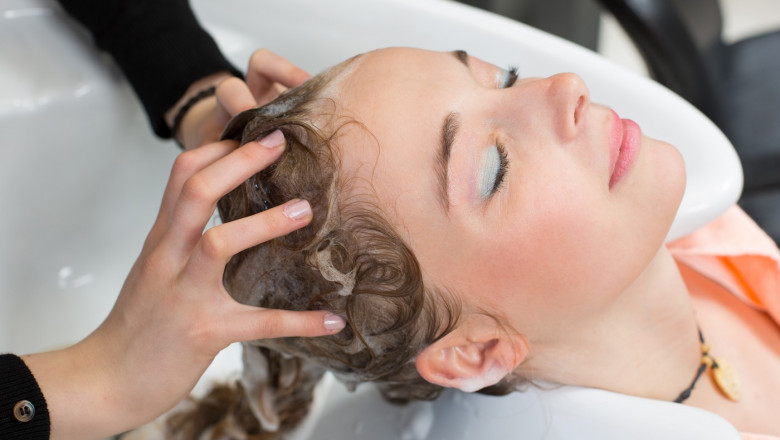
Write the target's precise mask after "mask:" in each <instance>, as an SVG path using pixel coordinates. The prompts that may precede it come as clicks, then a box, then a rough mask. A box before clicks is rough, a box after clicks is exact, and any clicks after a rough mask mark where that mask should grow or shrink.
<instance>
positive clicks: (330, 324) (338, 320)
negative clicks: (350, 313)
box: [323, 313, 347, 333]
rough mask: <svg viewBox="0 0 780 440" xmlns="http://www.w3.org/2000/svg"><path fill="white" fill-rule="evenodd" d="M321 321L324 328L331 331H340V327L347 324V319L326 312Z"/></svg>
mask: <svg viewBox="0 0 780 440" xmlns="http://www.w3.org/2000/svg"><path fill="white" fill-rule="evenodd" d="M323 323H324V324H325V330H328V331H330V332H333V333H337V332H339V331H341V329H343V328H344V327H345V326H346V325H347V321H345V320H344V318H342V317H341V316H339V315H335V314H333V313H328V314H327V315H325V319H324V320H323Z"/></svg>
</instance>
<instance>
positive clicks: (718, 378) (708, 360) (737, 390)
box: [674, 329, 742, 403]
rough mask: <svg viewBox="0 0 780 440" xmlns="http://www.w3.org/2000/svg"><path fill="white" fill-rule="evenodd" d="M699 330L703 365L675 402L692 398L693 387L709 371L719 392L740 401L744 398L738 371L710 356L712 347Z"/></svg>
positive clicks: (700, 365)
mask: <svg viewBox="0 0 780 440" xmlns="http://www.w3.org/2000/svg"><path fill="white" fill-rule="evenodd" d="M698 330H699V342H700V347H701V364H699V368H698V369H697V370H696V376H695V377H694V378H693V381H692V382H691V384H690V385H689V386H688V388H686V389H684V390H683V391H682V393H680V395H679V396H677V398H676V399H674V401H675V402H676V403H682V402H684V401H685V399H687V398H688V397H690V396H691V392H692V391H693V387H694V386H696V382H698V381H699V378H700V377H701V375H702V374H704V372H705V371H707V370H708V369H709V370H710V374H711V376H712V380H713V381H714V382H715V386H717V387H718V390H720V392H721V393H723V395H724V396H726V397H728V398H729V399H731V400H733V401H735V402H736V401H738V400H739V398H740V397H741V396H742V382H741V381H740V380H739V374H738V373H737V370H736V369H735V368H734V366H732V365H731V363H729V362H728V361H727V360H726V359H723V358H718V359H715V358H714V357H712V355H711V354H710V345H709V344H707V343H706V342H704V335H702V333H701V329H698Z"/></svg>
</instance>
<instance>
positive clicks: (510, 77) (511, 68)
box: [501, 66, 518, 89]
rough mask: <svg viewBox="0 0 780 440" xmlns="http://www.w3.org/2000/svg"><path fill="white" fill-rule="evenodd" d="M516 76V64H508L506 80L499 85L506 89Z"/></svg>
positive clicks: (512, 83)
mask: <svg viewBox="0 0 780 440" xmlns="http://www.w3.org/2000/svg"><path fill="white" fill-rule="evenodd" d="M517 78H518V74H517V66H509V69H508V70H507V74H506V81H504V84H502V85H501V88H503V89H508V88H510V87H512V86H513V85H514V84H515V81H517Z"/></svg>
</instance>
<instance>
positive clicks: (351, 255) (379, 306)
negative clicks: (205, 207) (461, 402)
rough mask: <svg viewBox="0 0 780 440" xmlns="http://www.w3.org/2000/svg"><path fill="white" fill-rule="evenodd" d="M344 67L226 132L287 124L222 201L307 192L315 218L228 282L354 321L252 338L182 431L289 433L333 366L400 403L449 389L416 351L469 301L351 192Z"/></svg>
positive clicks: (343, 377)
mask: <svg viewBox="0 0 780 440" xmlns="http://www.w3.org/2000/svg"><path fill="white" fill-rule="evenodd" d="M343 70H344V67H343V66H342V67H341V68H336V69H332V70H330V71H326V72H325V73H323V74H320V75H318V76H316V77H314V78H312V79H311V80H309V81H307V82H306V83H304V84H303V85H301V86H299V87H298V88H295V89H291V90H289V91H287V92H286V93H284V94H282V95H280V96H279V97H278V98H277V99H276V100H274V101H272V102H271V103H269V104H267V105H265V106H263V107H259V108H257V109H253V110H249V111H246V112H244V113H241V114H239V115H237V116H236V117H235V118H234V119H233V120H232V121H231V122H230V123H229V124H228V126H227V128H226V129H225V132H224V134H223V137H224V138H230V139H237V140H239V141H240V143H241V144H244V143H247V142H251V141H255V140H257V139H260V138H262V137H263V136H265V135H267V134H270V133H271V132H273V131H274V130H277V129H279V130H281V131H282V132H283V133H284V136H285V139H286V141H287V146H286V148H285V151H284V152H283V153H282V155H281V157H280V158H279V159H278V160H277V161H276V162H275V163H274V164H273V165H272V166H270V167H268V168H267V169H265V170H263V171H261V172H260V173H258V174H257V175H255V176H253V177H252V178H250V179H249V180H247V181H246V182H245V183H243V184H242V185H241V186H239V187H238V188H237V189H235V190H234V191H232V192H231V193H230V194H228V195H227V196H225V197H224V198H223V199H222V200H220V202H219V204H218V207H219V212H220V215H221V217H222V220H223V221H224V222H230V221H233V220H236V219H239V218H242V217H246V216H249V215H253V214H255V213H258V212H261V211H264V210H266V209H269V208H270V207H272V206H278V205H280V204H282V203H284V202H286V201H288V200H290V199H293V198H300V199H306V200H308V201H309V203H310V204H311V206H312V210H313V213H314V217H313V220H312V222H311V224H309V225H308V226H306V227H304V228H302V229H300V230H297V231H295V232H293V233H291V234H288V235H286V236H283V237H280V238H277V239H274V240H271V241H269V242H266V243H263V244H261V245H259V246H256V247H253V248H251V249H248V250H246V251H244V252H241V253H240V254H238V255H236V256H234V257H233V258H232V259H231V260H230V262H229V263H228V265H227V267H226V270H225V276H224V284H225V287H226V289H227V291H228V292H229V293H230V294H231V295H232V296H233V297H234V298H235V299H236V300H237V301H239V302H241V303H244V304H250V305H254V306H261V307H268V308H276V309H287V310H329V311H332V312H334V313H337V314H339V315H341V316H343V317H344V318H345V319H346V321H347V327H346V328H345V329H344V330H342V331H341V332H340V333H338V334H334V335H329V336H323V337H317V338H278V339H267V340H258V341H253V342H249V343H244V347H243V348H244V371H243V376H242V379H241V381H240V383H237V384H234V385H226V386H220V387H217V388H215V389H214V390H213V391H212V392H211V393H210V394H209V395H208V396H206V397H205V398H204V399H202V400H201V401H200V402H199V403H198V404H197V405H196V407H195V408H194V409H193V410H191V411H190V412H188V413H185V414H179V415H177V416H174V417H172V418H170V419H169V423H168V425H169V428H170V430H171V433H170V435H171V436H172V437H173V438H187V439H194V438H212V439H221V438H236V439H239V438H245V439H271V438H281V436H282V433H284V432H285V431H287V430H289V429H290V428H292V427H294V426H295V425H296V424H297V423H299V422H300V420H301V419H302V418H303V417H305V415H306V413H307V412H308V409H309V406H310V404H311V400H312V393H313V390H314V386H315V385H316V383H317V382H318V381H319V380H320V378H321V377H322V375H323V374H324V372H325V371H330V372H332V373H333V374H334V375H335V376H336V378H338V379H339V380H340V381H342V382H343V383H344V384H346V386H347V387H348V388H350V389H354V388H355V387H356V386H357V385H358V384H360V383H362V382H373V383H375V384H376V385H377V387H378V388H379V390H380V391H381V393H382V395H383V396H384V397H385V398H387V399H388V400H390V401H391V402H396V403H404V402H408V401H410V400H432V399H435V398H436V397H437V396H438V395H439V393H440V392H441V390H442V387H441V386H439V385H435V384H432V383H429V382H427V381H425V380H424V379H423V378H422V377H421V376H420V374H419V373H418V372H417V369H416V367H415V363H414V359H415V357H416V355H417V354H418V353H419V352H420V351H421V350H422V349H424V348H425V347H426V346H428V345H430V344H431V343H432V342H434V341H435V340H437V339H438V338H440V337H442V336H443V335H445V334H447V333H448V332H449V331H451V330H452V329H453V328H454V326H455V325H456V324H457V321H458V316H459V314H460V310H461V307H460V304H459V303H458V302H457V301H456V300H455V299H454V296H453V295H451V294H449V292H446V291H444V290H443V289H439V288H436V287H434V286H431V285H428V284H426V282H425V280H424V278H423V274H422V271H421V268H420V265H419V263H418V261H417V259H416V258H415V255H414V254H413V252H412V251H411V249H410V247H409V246H408V245H407V244H406V243H405V241H404V240H403V239H402V238H401V237H400V236H399V234H398V233H396V231H395V229H394V228H393V226H392V225H391V224H389V223H388V221H386V220H385V218H384V217H383V216H382V214H381V212H380V211H379V209H377V208H376V207H375V206H373V205H372V203H371V201H370V200H368V199H367V197H365V196H361V197H353V196H348V194H349V193H350V192H349V190H350V181H349V179H347V178H346V177H345V176H340V173H339V166H338V164H339V160H338V154H337V148H336V145H335V144H336V143H337V138H338V133H339V131H340V130H341V129H343V128H344V127H346V126H349V125H352V124H357V125H359V124H358V123H357V122H355V121H344V120H343V119H340V118H339V117H338V116H337V113H338V112H337V111H336V110H337V103H336V101H335V99H333V98H331V97H330V96H329V92H330V91H331V90H333V89H334V88H335V87H334V82H335V78H336V77H338V76H339V74H343ZM361 129H362V128H361ZM512 389H513V388H512V387H511V386H509V385H506V384H504V385H503V386H499V387H491V388H490V389H486V390H484V391H485V392H487V393H489V394H506V393H507V392H510V391H512ZM204 433H205V434H206V435H204V436H203V437H201V435H202V434H204ZM238 433H241V434H240V435H241V436H240V435H239V434H238Z"/></svg>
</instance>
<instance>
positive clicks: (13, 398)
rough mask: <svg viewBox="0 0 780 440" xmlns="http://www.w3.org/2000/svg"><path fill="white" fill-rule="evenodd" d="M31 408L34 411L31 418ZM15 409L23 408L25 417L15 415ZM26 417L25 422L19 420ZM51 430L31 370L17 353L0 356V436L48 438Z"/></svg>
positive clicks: (24, 439)
mask: <svg viewBox="0 0 780 440" xmlns="http://www.w3.org/2000/svg"><path fill="white" fill-rule="evenodd" d="M30 408H32V409H34V412H35V413H34V415H33V416H32V417H29V414H30ZM15 411H21V413H22V414H25V411H26V414H27V416H26V417H25V416H20V417H17V415H15V414H14V412H15ZM27 418H29V419H30V420H29V421H27V422H21V421H19V420H18V419H22V420H25V419H27ZM50 430H51V426H50V422H49V410H48V408H47V407H46V400H45V399H44V398H43V393H42V392H41V388H40V387H39V386H38V382H36V381H35V377H33V374H32V372H31V371H30V369H29V368H27V365H26V364H25V363H24V361H23V360H22V359H21V358H19V357H18V356H16V355H13V354H4V355H0V438H2V439H3V440H17V439H18V440H38V439H41V440H48V438H49V433H50Z"/></svg>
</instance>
